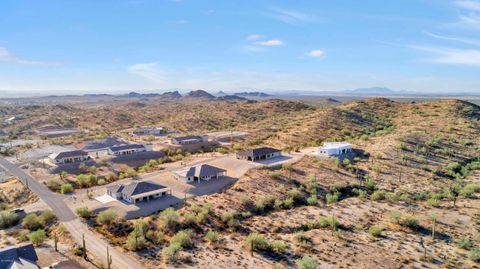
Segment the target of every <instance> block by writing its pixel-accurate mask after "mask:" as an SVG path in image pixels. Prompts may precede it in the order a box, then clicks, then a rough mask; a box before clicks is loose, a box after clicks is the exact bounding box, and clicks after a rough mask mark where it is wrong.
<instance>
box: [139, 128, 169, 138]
mask: <svg viewBox="0 0 480 269" xmlns="http://www.w3.org/2000/svg"><path fill="white" fill-rule="evenodd" d="M167 132H168V129H167V128H165V127H141V128H136V129H135V130H133V134H134V135H139V136H140V135H162V134H166V133H167Z"/></svg>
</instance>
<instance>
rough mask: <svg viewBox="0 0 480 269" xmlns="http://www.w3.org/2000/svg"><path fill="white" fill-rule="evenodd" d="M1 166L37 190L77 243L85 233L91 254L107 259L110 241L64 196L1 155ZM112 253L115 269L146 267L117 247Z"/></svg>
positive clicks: (99, 258)
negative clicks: (84, 219)
mask: <svg viewBox="0 0 480 269" xmlns="http://www.w3.org/2000/svg"><path fill="white" fill-rule="evenodd" d="M0 166H2V167H3V168H4V169H5V170H7V171H9V172H10V173H12V174H13V175H15V176H17V177H18V178H19V179H20V181H21V182H22V183H23V184H25V185H26V186H28V188H29V189H30V190H31V191H33V192H35V193H36V194H37V195H38V196H39V197H40V199H42V200H43V202H45V203H46V204H47V205H48V206H49V207H50V208H51V209H52V210H53V212H54V213H55V215H56V216H57V218H58V220H59V221H60V222H62V223H63V224H64V225H65V227H66V228H67V230H68V231H69V232H70V234H71V235H72V237H73V239H74V240H75V241H76V242H77V244H79V245H81V244H82V236H83V235H85V242H86V245H87V251H88V252H89V255H93V256H94V257H96V258H97V259H98V260H99V261H100V262H102V263H105V261H106V260H107V246H108V243H107V242H106V241H104V240H103V239H101V238H99V237H98V236H96V235H95V234H94V233H93V232H91V231H90V230H89V229H88V227H87V225H86V224H85V223H83V222H81V221H80V219H79V218H78V217H77V216H76V215H75V214H74V213H73V212H72V210H71V209H70V208H69V207H68V206H67V204H66V203H65V201H64V196H62V195H59V194H56V193H53V192H51V191H50V190H49V189H48V188H47V187H46V186H45V185H43V184H41V183H39V182H37V181H36V180H35V179H34V178H33V177H32V176H30V175H29V174H27V173H25V172H24V171H23V170H22V169H20V168H19V167H18V166H16V165H15V164H12V163H11V162H9V161H8V160H6V159H5V158H3V157H0ZM110 254H111V255H112V268H115V269H146V268H145V267H144V266H143V265H142V264H140V263H139V262H137V261H135V260H134V259H131V258H130V257H129V256H127V255H126V254H123V253H121V252H119V251H116V250H115V249H110Z"/></svg>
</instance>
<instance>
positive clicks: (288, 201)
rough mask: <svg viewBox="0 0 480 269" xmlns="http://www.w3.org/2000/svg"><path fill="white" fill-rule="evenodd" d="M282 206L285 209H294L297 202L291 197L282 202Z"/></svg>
mask: <svg viewBox="0 0 480 269" xmlns="http://www.w3.org/2000/svg"><path fill="white" fill-rule="evenodd" d="M282 205H283V207H284V208H285V209H292V208H293V206H294V205H295V200H293V198H291V197H288V198H286V199H285V200H284V201H283V202H282Z"/></svg>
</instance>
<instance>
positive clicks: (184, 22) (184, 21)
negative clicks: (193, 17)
mask: <svg viewBox="0 0 480 269" xmlns="http://www.w3.org/2000/svg"><path fill="white" fill-rule="evenodd" d="M168 23H169V24H171V25H184V24H188V21H187V20H184V19H182V20H176V21H169V22H168Z"/></svg>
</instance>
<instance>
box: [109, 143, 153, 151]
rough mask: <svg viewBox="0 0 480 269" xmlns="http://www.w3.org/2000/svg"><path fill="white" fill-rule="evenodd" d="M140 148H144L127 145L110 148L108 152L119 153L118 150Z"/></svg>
mask: <svg viewBox="0 0 480 269" xmlns="http://www.w3.org/2000/svg"><path fill="white" fill-rule="evenodd" d="M140 148H145V146H144V145H142V144H128V145H120V146H113V147H110V150H111V151H119V150H129V149H140Z"/></svg>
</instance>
